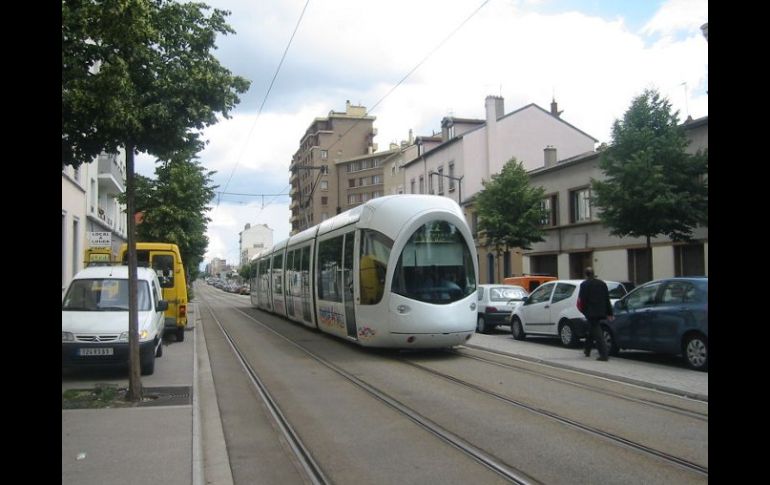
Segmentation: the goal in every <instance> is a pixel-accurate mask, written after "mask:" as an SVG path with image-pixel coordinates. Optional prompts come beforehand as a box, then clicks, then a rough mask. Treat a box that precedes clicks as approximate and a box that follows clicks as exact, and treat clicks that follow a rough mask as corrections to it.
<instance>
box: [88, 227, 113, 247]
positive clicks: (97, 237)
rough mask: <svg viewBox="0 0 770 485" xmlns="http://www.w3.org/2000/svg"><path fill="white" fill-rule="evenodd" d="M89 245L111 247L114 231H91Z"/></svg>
mask: <svg viewBox="0 0 770 485" xmlns="http://www.w3.org/2000/svg"><path fill="white" fill-rule="evenodd" d="M88 245H89V246H90V247H92V248H109V247H111V246H112V233H111V232H109V231H107V232H89V233H88Z"/></svg>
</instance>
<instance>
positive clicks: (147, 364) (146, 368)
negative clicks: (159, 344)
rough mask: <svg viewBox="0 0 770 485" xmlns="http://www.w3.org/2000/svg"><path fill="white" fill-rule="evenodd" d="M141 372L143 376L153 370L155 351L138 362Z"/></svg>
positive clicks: (149, 374) (151, 372)
mask: <svg viewBox="0 0 770 485" xmlns="http://www.w3.org/2000/svg"><path fill="white" fill-rule="evenodd" d="M140 367H141V372H142V375H143V376H151V375H152V374H153V373H154V372H155V353H152V354H150V356H149V357H148V358H147V359H146V360H143V361H142V362H141V363H140Z"/></svg>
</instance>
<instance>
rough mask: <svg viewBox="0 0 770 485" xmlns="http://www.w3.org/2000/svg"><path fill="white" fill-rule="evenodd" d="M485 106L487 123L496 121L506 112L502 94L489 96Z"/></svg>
mask: <svg viewBox="0 0 770 485" xmlns="http://www.w3.org/2000/svg"><path fill="white" fill-rule="evenodd" d="M484 106H485V107H486V110H487V123H490V122H495V121H497V119H498V118H502V116H503V114H505V103H504V102H503V98H502V96H487V98H486V100H485V102H484Z"/></svg>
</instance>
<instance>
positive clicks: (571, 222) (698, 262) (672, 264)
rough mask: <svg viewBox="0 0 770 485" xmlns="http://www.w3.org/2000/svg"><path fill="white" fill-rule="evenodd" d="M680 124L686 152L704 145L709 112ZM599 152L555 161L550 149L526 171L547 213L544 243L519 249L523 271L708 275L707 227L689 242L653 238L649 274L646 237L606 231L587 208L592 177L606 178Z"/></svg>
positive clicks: (643, 277)
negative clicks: (538, 164) (540, 189)
mask: <svg viewBox="0 0 770 485" xmlns="http://www.w3.org/2000/svg"><path fill="white" fill-rule="evenodd" d="M683 127H684V128H685V133H686V134H687V137H688V139H689V140H690V144H689V146H688V147H687V152H688V153H695V152H696V151H698V150H702V149H707V148H708V117H707V116H706V117H704V118H700V119H697V120H691V119H688V121H686V122H685V123H684V124H683ZM600 156H601V153H600V152H588V153H585V154H581V155H578V156H575V157H570V158H565V159H563V160H560V161H558V162H557V161H556V160H557V153H556V150H555V149H550V150H548V151H547V152H546V153H545V156H544V159H545V166H544V167H541V168H538V169H535V170H531V171H529V176H530V180H531V182H532V184H533V185H537V186H540V187H543V188H544V189H545V194H546V198H545V200H544V201H543V205H544V208H546V210H547V212H548V217H547V218H546V220H545V221H544V223H545V225H546V234H545V241H543V242H539V243H534V244H533V245H532V248H531V249H530V250H525V251H523V272H524V273H544V274H550V275H555V276H558V277H559V278H583V270H584V269H585V267H586V266H593V267H594V269H595V271H596V274H597V275H599V276H600V277H601V278H603V279H608V280H614V281H632V282H634V283H635V284H641V283H644V282H646V281H650V280H652V279H658V278H668V277H673V276H688V275H708V227H698V228H696V229H695V230H694V231H693V241H692V242H689V243H679V242H674V241H672V240H671V239H669V238H667V237H656V238H653V239H652V241H651V243H652V254H651V256H652V260H653V268H652V271H653V273H652V274H648V272H649V270H648V263H649V259H648V258H649V257H650V254H649V251H647V248H646V241H645V240H644V238H631V237H623V238H620V237H616V236H611V235H610V234H609V229H607V228H606V227H604V226H603V225H602V223H601V221H600V217H601V214H600V213H599V212H598V210H597V209H596V208H594V207H592V206H591V195H592V194H591V179H596V180H603V179H604V174H603V172H602V171H601V169H600V168H599V158H600ZM706 175H707V174H706Z"/></svg>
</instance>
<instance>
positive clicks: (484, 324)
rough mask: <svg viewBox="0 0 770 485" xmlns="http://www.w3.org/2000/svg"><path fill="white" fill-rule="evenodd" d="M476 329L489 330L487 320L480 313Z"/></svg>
mask: <svg viewBox="0 0 770 485" xmlns="http://www.w3.org/2000/svg"><path fill="white" fill-rule="evenodd" d="M476 331H477V332H479V333H487V332H488V331H489V329H488V328H487V322H486V321H485V320H484V317H482V316H481V315H479V318H478V320H476Z"/></svg>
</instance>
